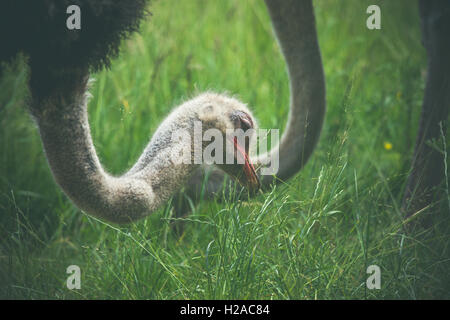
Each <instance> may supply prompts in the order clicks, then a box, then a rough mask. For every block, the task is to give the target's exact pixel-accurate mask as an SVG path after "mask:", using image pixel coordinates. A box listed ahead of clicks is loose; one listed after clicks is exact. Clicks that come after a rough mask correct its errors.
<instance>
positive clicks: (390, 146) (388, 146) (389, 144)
mask: <svg viewBox="0 0 450 320" xmlns="http://www.w3.org/2000/svg"><path fill="white" fill-rule="evenodd" d="M384 148H385V149H386V150H391V149H392V143H390V142H387V141H386V142H385V143H384Z"/></svg>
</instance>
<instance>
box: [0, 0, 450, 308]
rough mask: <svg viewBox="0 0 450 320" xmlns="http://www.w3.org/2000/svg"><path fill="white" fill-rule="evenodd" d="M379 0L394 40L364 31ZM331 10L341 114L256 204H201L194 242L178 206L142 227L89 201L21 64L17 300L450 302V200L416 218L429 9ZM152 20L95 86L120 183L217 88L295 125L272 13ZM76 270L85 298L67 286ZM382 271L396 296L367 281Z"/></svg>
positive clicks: (11, 199) (2, 141)
mask: <svg viewBox="0 0 450 320" xmlns="http://www.w3.org/2000/svg"><path fill="white" fill-rule="evenodd" d="M373 3H378V4H380V6H381V10H382V29H381V30H379V31H369V30H367V28H366V27H365V19H366V17H367V14H366V13H365V11H366V8H367V6H368V5H369V4H373ZM315 7H316V16H317V27H318V33H319V40H320V46H321V50H322V58H323V62H324V67H325V73H326V83H327V108H328V109H327V115H326V121H325V126H324V130H323V133H322V135H321V139H320V143H319V145H318V147H317V149H316V151H315V152H314V154H313V157H312V158H311V160H310V161H309V163H308V164H307V166H306V167H305V168H304V170H302V171H301V172H300V173H299V174H297V175H296V176H295V177H294V178H292V179H291V180H289V181H288V182H287V183H286V184H284V185H280V186H278V187H276V188H274V189H273V190H270V191H269V192H267V193H266V194H264V195H260V196H258V197H256V198H255V199H252V200H251V201H248V202H235V201H231V200H224V201H222V202H218V201H211V202H202V203H200V204H199V205H198V206H197V207H196V209H195V211H194V212H193V213H192V215H190V216H189V217H188V218H187V219H186V221H185V230H184V232H183V234H182V235H181V236H177V235H176V233H175V232H174V231H173V229H172V228H171V226H170V222H171V220H172V218H173V210H172V207H171V206H170V204H169V205H166V206H165V207H163V208H161V209H160V210H159V211H157V212H155V213H153V214H152V215H151V216H150V217H148V218H147V219H144V220H142V221H140V222H137V223H134V224H131V225H126V226H114V225H109V224H106V223H104V222H101V221H99V220H96V219H94V218H91V217H89V216H87V215H85V214H83V213H81V212H80V211H79V210H78V209H77V208H76V207H74V206H73V205H72V204H71V203H70V201H69V200H68V199H67V198H66V197H65V196H64V194H63V193H62V192H61V191H60V190H59V188H58V187H57V186H56V184H55V183H54V181H53V179H52V177H51V173H50V171H49V169H48V166H47V163H46V160H45V157H44V154H43V151H42V147H41V144H40V140H39V137H38V134H37V130H36V128H35V126H34V125H33V123H32V121H31V119H30V117H29V116H28V115H27V113H26V103H27V97H28V95H27V91H26V88H25V84H26V78H27V71H26V69H25V68H24V67H23V64H21V63H20V62H17V63H16V65H15V66H13V67H11V70H10V71H11V72H8V73H6V74H5V77H4V78H3V79H2V80H1V82H0V297H1V298H20V299H86V298H93V299H236V298H237V299H381V298H387V299H428V298H447V299H448V298H450V295H449V294H450V273H449V270H450V248H449V243H450V242H449V228H448V227H449V212H448V204H447V202H446V201H444V203H443V204H442V206H441V208H442V212H441V214H439V215H437V218H436V220H437V221H439V223H436V224H435V226H434V227H433V228H432V229H430V230H428V231H423V232H420V233H415V234H406V233H405V232H404V231H403V222H402V219H401V213H400V211H399V206H400V200H401V196H402V189H403V187H404V182H405V178H406V175H407V172H408V169H409V164H410V156H411V154H412V150H413V146H414V141H415V140H414V135H415V132H416V129H417V122H418V117H419V114H420V105H421V101H422V97H423V89H424V72H425V65H426V59H425V52H424V50H423V48H422V46H421V44H420V28H419V20H418V13H417V9H416V8H415V6H411V4H410V1H406V0H403V1H395V2H394V1H383V2H381V1H370V2H368V1H355V0H352V1H339V2H338V1H332V0H323V1H316V2H315ZM151 11H152V12H153V17H152V18H151V19H150V20H149V21H147V22H145V23H144V24H143V25H142V32H141V34H139V35H137V34H136V35H134V36H133V37H132V39H130V40H128V41H126V42H124V43H123V50H122V54H121V56H120V57H119V58H118V59H116V60H115V61H114V63H113V65H112V68H111V70H108V71H103V72H100V73H98V74H96V75H94V77H95V78H96V82H95V84H94V86H93V88H92V90H91V93H92V94H93V98H92V100H91V101H90V104H89V115H90V123H91V127H92V134H93V139H94V142H95V145H96V147H97V150H98V153H99V156H100V158H101V160H102V162H103V164H104V166H105V167H106V168H107V169H108V170H109V171H110V172H112V173H115V174H119V173H121V172H123V171H125V170H126V169H127V168H129V167H130V166H131V165H132V164H133V163H134V161H136V160H137V157H138V156H139V154H140V153H141V151H142V149H143V148H144V146H145V145H146V143H147V142H148V140H149V137H150V136H151V134H152V132H154V130H155V129H156V127H157V126H158V124H159V123H160V122H161V120H162V119H163V118H164V116H165V115H166V114H168V112H169V110H170V109H171V108H172V107H173V106H175V105H177V104H178V103H179V102H181V101H183V100H184V99H186V98H188V97H191V96H193V95H195V94H196V93H199V92H201V91H204V90H207V89H211V90H216V91H219V92H224V91H226V92H230V93H232V94H236V95H238V97H240V98H241V99H242V100H243V101H245V102H247V103H249V105H250V107H251V108H252V110H253V111H254V114H255V116H256V117H257V118H258V119H259V123H260V126H261V127H263V128H280V129H282V128H284V124H285V121H286V118H287V111H288V108H287V106H288V102H289V86H288V79H287V75H286V73H285V65H284V61H283V59H282V57H281V55H280V53H279V51H278V47H277V44H276V42H275V41H274V38H273V37H272V31H271V26H270V21H269V18H268V15H267V12H266V10H265V8H264V5H263V2H262V1H258V0H248V1H247V0H246V1H237V0H234V1H206V0H202V1H175V0H166V1H154V2H153V4H152V6H151ZM385 142H389V143H391V144H392V149H390V150H387V149H386V148H384V143H385ZM443 142H444V141H440V142H438V143H440V144H441V145H442V144H443ZM446 143H447V144H448V143H449V141H448V139H447V142H446ZM447 195H448V193H447ZM438 219H440V220H438ZM72 264H75V265H78V266H80V268H81V274H82V282H81V287H82V288H81V290H72V291H71V290H68V289H67V288H66V279H67V276H68V274H66V268H67V267H68V266H69V265H72ZM372 264H376V265H378V266H380V268H381V281H382V283H381V289H380V290H368V289H367V288H366V285H365V283H366V279H367V277H368V275H367V274H366V268H367V266H369V265H372Z"/></svg>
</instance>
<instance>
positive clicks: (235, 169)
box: [198, 93, 260, 191]
mask: <svg viewBox="0 0 450 320" xmlns="http://www.w3.org/2000/svg"><path fill="white" fill-rule="evenodd" d="M198 100H199V101H198V102H199V106H200V110H199V113H198V119H199V120H200V121H201V122H202V128H203V130H204V131H206V130H208V129H217V130H219V131H220V133H221V135H222V137H223V139H222V141H223V150H224V153H223V159H224V162H223V163H218V164H216V166H217V167H219V168H220V169H221V170H223V171H225V172H226V173H227V174H228V175H230V176H231V177H233V178H234V179H236V180H237V181H238V182H239V183H240V184H241V185H243V186H245V187H247V188H249V189H250V190H251V191H255V190H258V189H259V187H260V183H259V178H258V175H257V174H256V170H255V167H254V165H253V163H252V160H251V159H250V154H249V152H250V141H251V139H252V138H253V133H254V130H253V129H256V128H257V127H256V121H255V120H254V117H253V115H252V114H251V112H250V110H249V109H248V108H247V106H246V105H245V104H244V103H242V102H240V101H239V100H237V99H234V98H231V97H228V96H225V95H220V94H213V93H206V94H202V95H201V96H199V97H198ZM206 143H208V142H206ZM205 147H207V146H205V145H204V148H205ZM227 159H232V160H233V161H232V162H231V163H229V162H228V161H226V160H227Z"/></svg>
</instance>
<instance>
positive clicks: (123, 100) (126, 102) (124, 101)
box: [122, 99, 130, 112]
mask: <svg viewBox="0 0 450 320" xmlns="http://www.w3.org/2000/svg"><path fill="white" fill-rule="evenodd" d="M122 104H123V108H124V109H125V111H126V112H128V111H129V110H130V104H129V103H128V100H126V99H122Z"/></svg>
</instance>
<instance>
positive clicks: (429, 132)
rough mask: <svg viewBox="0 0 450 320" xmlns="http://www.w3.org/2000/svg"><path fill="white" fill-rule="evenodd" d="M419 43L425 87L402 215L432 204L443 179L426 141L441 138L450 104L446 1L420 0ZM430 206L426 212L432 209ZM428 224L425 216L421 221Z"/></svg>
mask: <svg viewBox="0 0 450 320" xmlns="http://www.w3.org/2000/svg"><path fill="white" fill-rule="evenodd" d="M419 9H420V18H421V25H422V42H423V45H424V47H425V49H426V52H427V58H428V66H427V79H426V89H425V95H424V100H423V105H422V114H421V117H420V124H419V131H418V135H417V140H416V146H415V150H414V156H413V160H412V169H411V173H410V176H409V178H408V181H407V185H406V190H405V193H404V198H403V205H402V206H403V211H404V212H405V214H406V217H409V216H411V215H412V214H414V213H416V212H418V211H419V210H421V209H423V208H425V207H427V206H429V205H432V204H433V203H436V200H437V196H438V195H439V193H440V192H439V190H438V188H439V186H440V185H441V183H442V182H443V181H444V179H445V172H444V161H445V160H444V155H443V154H442V153H441V152H439V151H438V150H436V149H435V148H433V146H431V145H430V144H429V143H428V142H430V141H432V140H433V139H434V140H438V139H440V137H441V127H440V126H441V124H442V128H443V132H444V133H445V126H444V125H445V121H446V119H447V116H448V109H449V106H450V38H449V37H450V1H447V0H420V1H419ZM433 211H434V210H433V208H431V210H429V211H427V212H430V213H431V212H433ZM423 222H424V224H425V225H429V224H430V222H431V221H430V217H429V216H428V217H427V218H426V219H425V220H424V221H423Z"/></svg>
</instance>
